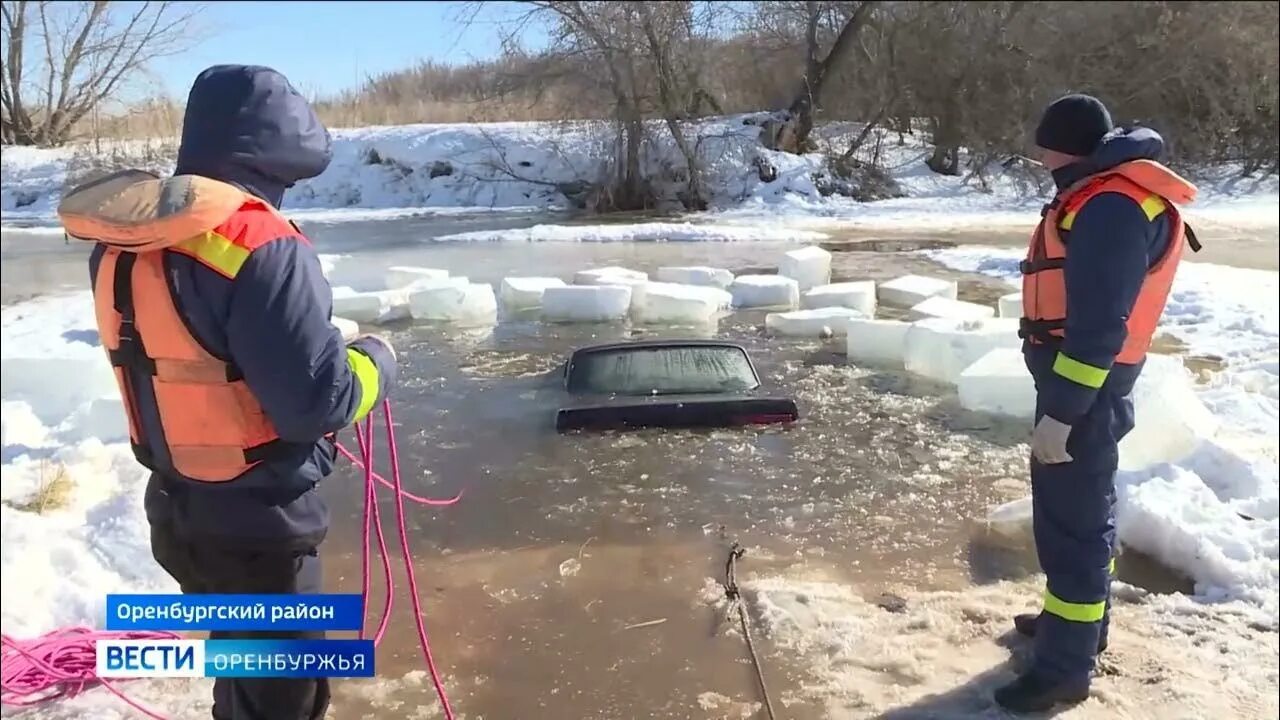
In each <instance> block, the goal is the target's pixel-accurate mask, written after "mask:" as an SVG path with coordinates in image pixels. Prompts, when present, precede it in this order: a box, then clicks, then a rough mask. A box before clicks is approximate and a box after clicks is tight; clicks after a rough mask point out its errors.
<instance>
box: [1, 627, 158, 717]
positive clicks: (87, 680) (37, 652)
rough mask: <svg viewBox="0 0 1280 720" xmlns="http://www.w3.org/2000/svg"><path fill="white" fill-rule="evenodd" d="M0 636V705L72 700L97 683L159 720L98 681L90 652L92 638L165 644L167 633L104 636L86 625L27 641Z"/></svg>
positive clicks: (120, 633) (109, 685)
mask: <svg viewBox="0 0 1280 720" xmlns="http://www.w3.org/2000/svg"><path fill="white" fill-rule="evenodd" d="M2 637H3V651H0V668H2V669H0V702H3V704H5V705H14V706H18V707H25V706H29V705H39V704H41V703H45V702H48V701H50V700H56V699H58V698H72V697H75V696H76V695H79V694H80V693H82V692H84V691H85V690H88V689H90V688H92V687H95V686H97V685H101V686H103V687H105V688H106V689H108V690H110V691H111V692H112V693H114V694H115V696H116V697H118V698H120V699H121V700H123V701H124V702H125V703H126V704H127V705H128V706H129V707H131V708H133V709H134V710H137V711H138V712H140V713H142V714H143V715H146V716H147V717H149V718H153V720H165V717H164V716H163V715H161V714H159V713H157V712H156V711H154V710H152V709H151V708H149V707H147V706H145V705H143V704H141V703H139V702H137V701H135V700H133V699H131V698H130V697H129V696H128V695H125V694H124V693H123V692H121V691H120V690H119V689H118V688H117V687H116V686H115V684H114V683H112V682H110V681H108V680H105V679H103V678H100V677H98V673H97V670H98V666H97V663H96V660H97V658H96V655H95V653H94V642H95V641H97V640H153V639H166V640H171V639H175V638H177V637H178V635H177V634H176V633H171V632H152V631H139V632H106V631H103V630H94V629H93V628H88V627H70V628H63V629H61V630H54V631H53V632H51V633H46V634H44V635H41V636H40V637H37V638H32V639H30V640H17V639H15V638H12V637H10V636H8V635H4V636H2Z"/></svg>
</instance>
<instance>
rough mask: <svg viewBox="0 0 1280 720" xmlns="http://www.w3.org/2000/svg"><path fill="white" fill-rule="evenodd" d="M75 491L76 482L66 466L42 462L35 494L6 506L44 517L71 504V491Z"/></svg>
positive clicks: (8, 503)
mask: <svg viewBox="0 0 1280 720" xmlns="http://www.w3.org/2000/svg"><path fill="white" fill-rule="evenodd" d="M74 489H75V481H74V480H72V479H71V474H70V473H69V472H67V466H66V465H63V464H62V463H55V462H51V461H48V460H41V461H40V482H39V485H37V486H36V490H35V492H34V493H32V494H31V495H30V497H28V498H26V499H25V500H21V501H13V500H8V501H5V504H6V505H8V506H9V507H11V508H13V509H14V510H21V511H22V512H33V513H36V514H37V515H44V514H45V513H50V512H54V511H56V510H61V509H62V508H65V507H66V506H67V504H68V503H70V502H71V491H72V490H74Z"/></svg>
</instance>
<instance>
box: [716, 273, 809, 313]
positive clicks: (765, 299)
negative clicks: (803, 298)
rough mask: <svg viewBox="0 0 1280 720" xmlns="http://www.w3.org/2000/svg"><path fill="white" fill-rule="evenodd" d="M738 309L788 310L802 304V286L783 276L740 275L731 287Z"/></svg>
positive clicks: (734, 303)
mask: <svg viewBox="0 0 1280 720" xmlns="http://www.w3.org/2000/svg"><path fill="white" fill-rule="evenodd" d="M729 292H730V293H731V294H732V295H733V306H734V307H736V308H786V309H788V310H794V309H795V308H796V306H797V305H799V304H800V286H799V284H797V283H796V281H795V280H793V279H791V278H788V277H783V276H781V275H739V276H738V277H736V278H734V280H733V284H732V285H730V286H729Z"/></svg>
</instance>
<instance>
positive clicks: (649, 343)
mask: <svg viewBox="0 0 1280 720" xmlns="http://www.w3.org/2000/svg"><path fill="white" fill-rule="evenodd" d="M667 347H724V348H732V349H734V350H741V351H743V352H746V348H744V347H743V346H742V345H740V344H738V343H735V342H730V341H728V340H713V339H705V340H697V339H689V338H675V339H670V340H631V341H627V342H615V343H602V344H599V345H588V346H586V347H581V348H578V349H577V350H574V351H573V354H574V355H579V354H586V353H593V352H607V351H609V350H643V349H646V348H667Z"/></svg>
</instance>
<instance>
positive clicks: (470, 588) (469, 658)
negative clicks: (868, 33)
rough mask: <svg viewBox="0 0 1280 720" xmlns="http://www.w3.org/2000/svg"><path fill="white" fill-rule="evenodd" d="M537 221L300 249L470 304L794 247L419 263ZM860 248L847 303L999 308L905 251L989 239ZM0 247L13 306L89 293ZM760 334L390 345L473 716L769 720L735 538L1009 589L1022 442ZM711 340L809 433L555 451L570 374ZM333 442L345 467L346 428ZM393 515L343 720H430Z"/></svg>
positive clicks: (325, 236)
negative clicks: (908, 284) (721, 608)
mask: <svg viewBox="0 0 1280 720" xmlns="http://www.w3.org/2000/svg"><path fill="white" fill-rule="evenodd" d="M538 220H540V218H537V217H536V216H529V215H523V216H520V217H514V216H512V217H507V216H485V217H478V218H429V217H428V218H417V219H409V220H398V221H381V222H368V223H362V222H352V223H343V224H315V225H311V226H308V227H307V228H306V229H307V230H308V232H309V233H310V234H311V235H312V237H313V239H314V241H315V244H316V246H317V248H318V249H319V250H320V251H321V252H324V253H354V252H357V251H358V252H359V260H358V262H355V263H348V264H347V265H350V266H352V267H346V266H344V268H343V270H342V271H343V272H345V273H349V274H350V275H351V278H350V281H351V282H352V283H353V284H356V285H359V284H362V283H365V282H373V281H374V279H376V278H378V277H380V276H381V272H382V269H383V268H385V267H387V266H390V265H398V264H411V265H421V266H429V267H439V268H446V269H448V270H449V271H450V272H451V273H452V274H454V275H467V276H469V277H471V278H472V279H473V280H475V281H480V282H496V281H498V280H500V279H501V277H503V276H504V275H508V274H542V275H559V276H567V275H569V274H571V273H572V272H573V271H575V270H578V269H583V268H586V267H590V266H598V265H606V264H608V265H614V264H616V265H623V266H626V267H630V268H634V269H639V270H646V271H653V270H654V269H656V268H657V267H659V266H661V265H671V264H712V265H717V266H722V267H728V268H730V269H733V270H735V271H738V272H742V271H746V270H750V269H759V270H766V269H771V268H772V267H773V266H774V265H775V263H776V260H777V257H778V256H779V254H780V253H781V252H782V251H783V250H785V249H787V247H788V246H787V245H785V244H766V243H733V244H720V243H639V244H631V243H628V244H594V243H591V244H567V243H543V244H493V243H469V244H438V243H436V244H433V243H423V242H420V241H421V240H423V239H425V238H428V237H430V236H432V235H440V234H444V233H451V232H459V231H463V230H474V229H483V228H496V227H513V226H517V225H521V224H533V223H534V222H537V221H538ZM852 239H853V238H850V237H840V238H837V240H836V241H835V242H834V243H832V244H831V246H832V248H833V249H835V250H843V252H837V253H836V255H835V262H834V275H835V277H836V279H837V280H840V279H861V278H869V279H887V278H889V277H894V276H897V275H901V274H904V273H908V272H928V273H930V274H934V275H941V276H944V277H954V278H957V279H959V280H961V281H962V282H961V298H962V299H970V300H978V301H983V302H992V301H993V300H994V298H995V297H996V296H997V295H999V294H1002V293H1004V292H1007V289H1006V288H1005V287H1004V286H1003V285H1001V284H999V283H997V282H995V281H992V280H989V279H984V278H979V277H975V276H968V275H962V274H957V273H953V272H951V271H948V270H945V269H942V268H939V267H937V266H936V265H933V264H932V263H930V262H929V261H928V260H926V259H924V258H922V257H920V256H918V255H912V254H908V253H904V252H903V251H909V250H913V249H918V248H919V247H922V246H929V245H938V244H949V243H954V242H961V241H970V242H983V243H990V242H995V241H996V239H995V238H993V237H991V236H989V235H986V234H975V235H974V236H972V237H970V236H965V237H959V238H958V237H955V236H952V237H947V238H939V237H929V236H927V235H919V236H915V235H911V234H903V233H898V234H893V235H881V236H875V237H870V238H864V237H859V238H856V239H857V240H859V241H860V242H850V240H852ZM0 251H2V257H3V263H2V264H0V269H2V270H3V296H4V302H6V303H8V302H12V301H14V300H16V299H19V298H22V297H26V296H29V295H32V294H36V293H40V292H48V291H50V290H52V289H59V288H63V287H76V288H82V287H83V283H84V281H85V276H86V271H85V267H84V257H85V254H86V250H85V248H81V247H77V246H74V245H70V246H67V245H64V244H63V243H62V240H61V238H57V237H54V236H48V235H43V236H35V237H24V234H23V233H20V232H12V231H6V232H5V233H4V236H3V240H2V241H0ZM763 323H764V317H763V313H749V312H748V313H735V314H733V315H731V316H728V317H726V318H724V319H722V320H721V321H720V322H719V324H718V326H717V327H714V328H657V327H646V326H631V327H628V326H624V325H545V324H541V323H538V322H536V321H533V320H530V319H526V318H504V320H503V322H502V323H500V324H499V325H497V326H496V327H487V328H457V327H448V326H433V325H422V324H413V323H409V322H405V323H400V324H396V325H391V326H384V327H382V328H380V329H379V330H378V331H379V332H383V333H387V334H389V335H390V337H391V339H392V342H393V343H394V344H395V346H396V348H397V350H398V352H399V356H400V379H401V382H400V386H399V387H398V388H397V390H396V391H395V393H394V394H393V399H394V404H395V412H396V436H397V438H398V441H399V445H400V455H401V461H402V466H403V470H404V475H405V484H406V487H407V489H408V490H410V491H412V492H417V493H425V494H431V495H435V496H447V495H452V494H454V493H456V492H462V493H463V497H462V500H461V501H460V502H459V503H458V504H457V505H455V506H453V507H448V508H423V507H418V506H414V505H410V506H408V507H407V509H406V514H407V517H406V520H407V524H408V528H409V539H410V543H411V545H412V551H413V552H412V559H413V562H414V567H415V568H416V572H417V574H418V583H419V597H420V599H421V601H422V604H423V611H424V615H425V618H426V622H427V625H428V628H429V630H430V631H431V635H432V641H433V649H434V651H435V654H436V657H437V660H438V662H439V664H440V666H441V669H442V671H443V673H444V675H445V679H446V685H447V687H448V689H449V694H450V697H451V699H452V701H453V705H454V707H455V709H457V710H458V711H459V713H460V717H465V718H490V719H506V718H521V719H523V718H555V719H557V720H559V719H561V718H564V719H572V718H582V719H584V720H585V719H588V718H600V719H605V718H608V719H617V720H625V719H628V718H711V717H725V716H726V715H725V709H724V707H723V706H722V705H717V706H715V708H712V707H711V704H710V703H708V702H704V701H700V698H699V696H700V695H703V694H704V693H718V694H719V695H723V696H727V697H729V698H731V699H733V700H734V701H735V702H738V703H741V705H740V706H735V707H737V708H739V709H741V710H742V711H743V713H742V714H740V715H734V716H735V717H763V714H758V715H752V713H753V712H755V709H753V708H754V706H753V705H752V704H751V703H754V702H756V701H758V699H759V697H758V690H757V689H756V684H755V678H754V675H753V673H752V671H751V666H750V664H749V663H748V662H747V656H746V647H745V645H744V643H743V640H742V637H741V636H740V635H739V634H736V633H733V632H727V631H726V630H727V625H726V624H725V622H724V618H721V617H719V616H718V615H717V611H716V610H715V609H714V608H713V607H712V605H710V604H709V603H708V602H707V597H708V595H710V596H711V597H714V596H715V594H716V592H717V590H716V585H715V583H716V582H717V581H718V580H720V579H721V578H722V577H723V571H724V562H725V559H726V557H727V552H728V548H729V546H730V544H731V543H732V542H735V541H736V542H741V543H742V544H743V545H744V546H746V547H747V548H748V553H747V555H746V557H745V558H744V559H743V560H742V566H741V569H740V572H742V573H752V572H761V573H766V572H780V571H783V570H794V569H795V568H797V567H802V568H805V569H807V570H811V571H812V572H813V573H815V574H819V575H821V576H823V577H827V578H829V579H831V580H835V581H838V582H843V583H848V584H850V585H852V586H854V587H856V588H857V589H858V591H859V592H860V593H861V594H862V595H863V596H864V597H866V598H867V599H869V600H871V601H872V602H877V601H884V602H892V601H893V597H892V594H893V593H894V592H895V591H899V592H900V591H902V590H903V589H911V590H928V589H959V588H964V587H966V586H969V585H970V584H971V583H973V582H975V581H978V582H985V581H987V580H989V579H991V578H992V577H994V576H997V575H1000V574H1001V573H1006V572H1008V571H1010V567H1009V564H1008V563H1002V562H999V561H998V560H993V556H992V554H991V553H990V552H989V551H987V550H984V549H983V546H981V545H980V544H977V543H975V542H974V538H975V522H974V521H975V520H976V519H979V518H981V517H983V516H984V515H985V513H986V510H987V509H988V508H989V507H990V506H991V505H993V504H996V503H999V502H1003V501H1005V500H1009V499H1011V498H1014V497H1018V496H1020V495H1022V494H1024V493H1025V480H1024V465H1025V453H1026V447H1025V445H1023V444H1022V443H1023V442H1025V440H1026V436H1027V428H1026V427H1025V426H1024V425H1023V424H1022V423H1018V422H1011V421H1007V420H1000V419H996V418H993V417H990V416H985V415H981V414H976V413H972V412H968V411H965V410H963V409H962V408H960V407H959V406H958V404H957V402H956V400H955V397H954V394H953V393H951V392H950V391H947V390H945V389H943V388H941V387H939V386H936V385H932V384H929V383H927V382H923V381H920V380H918V379H914V378H911V377H909V376H907V375H906V374H904V373H901V372H887V371H882V370H877V369H869V368H858V367H853V366H849V365H847V364H846V363H845V362H844V358H843V348H842V346H841V342H842V341H841V340H832V341H798V340H786V339H777V338H767V337H765V335H764V334H763V332H762V326H763ZM709 335H714V336H715V337H719V338H727V339H732V340H736V341H739V342H741V343H743V344H744V345H745V346H746V347H747V348H748V350H749V351H750V353H751V355H752V358H753V360H754V361H755V363H756V365H757V370H758V371H759V373H760V375H761V377H762V379H763V381H764V382H765V384H766V385H769V386H772V387H773V388H775V389H776V390H777V391H778V392H780V393H789V394H792V395H793V396H794V397H795V398H796V400H797V402H798V404H799V406H800V411H801V416H802V417H801V420H800V422H798V423H796V424H795V425H794V426H792V427H787V428H782V427H769V428H751V429H741V430H732V431H728V430H725V431H682V432H669V431H643V432H634V433H620V434H618V433H610V434H575V435H560V434H557V433H556V432H555V430H554V426H553V419H554V413H555V410H556V409H557V408H558V407H559V406H560V404H561V403H563V402H564V400H565V398H564V396H563V393H562V390H561V388H560V386H559V382H558V381H559V377H558V375H557V370H558V367H559V363H560V362H561V361H562V360H563V359H564V358H565V357H566V355H567V354H568V353H569V352H570V351H571V350H572V349H574V348H576V347H580V346H582V345H586V344H590V343H595V342H604V341H611V340H617V339H625V338H632V337H660V336H676V337H699V336H709ZM344 440H345V442H346V443H347V444H348V445H349V446H350V445H353V444H354V443H353V438H352V437H351V436H350V433H348V434H347V437H346V438H344ZM377 444H379V445H381V441H380V440H379V441H378V443H377ZM382 467H383V468H385V467H386V464H385V460H384V461H383V465H382ZM360 483H361V478H360V475H359V474H358V473H356V472H355V471H353V470H352V469H351V468H349V467H345V466H344V467H343V468H342V469H340V470H339V471H338V472H336V473H335V474H334V475H333V476H332V477H331V478H329V479H328V480H327V481H326V482H325V484H324V486H323V493H324V495H325V497H326V498H327V499H328V501H329V502H330V504H331V506H332V509H333V527H332V530H331V533H330V536H329V538H328V540H327V541H326V542H325V545H324V547H323V551H322V552H323V554H324V556H325V558H326V562H327V570H326V572H327V583H328V586H329V588H330V589H331V590H333V591H346V592H357V591H359V587H360V581H361V558H360V550H359V549H360V546H361V498H362V492H361V486H360ZM381 509H382V514H383V518H384V526H385V527H386V529H387V531H388V542H389V544H390V545H391V546H392V548H393V550H392V555H393V557H392V560H393V571H394V573H395V583H396V593H395V595H394V597H395V601H396V608H395V611H394V616H393V619H392V621H391V624H390V628H389V631H388V632H387V634H386V636H385V638H384V640H383V643H382V645H381V646H380V649H379V653H378V668H379V676H380V678H381V680H380V681H379V682H375V683H369V682H360V681H351V682H341V683H338V684H337V687H336V689H335V700H334V703H335V709H334V712H333V713H332V715H331V716H332V717H335V718H342V719H344V720H345V719H346V718H393V717H394V718H427V717H436V716H437V714H436V713H437V710H436V709H435V707H436V704H435V700H434V697H433V694H432V689H431V685H430V682H429V681H428V680H426V679H425V678H424V675H423V673H422V672H421V668H422V667H423V662H422V658H421V656H420V654H419V651H418V649H417V639H416V634H415V632H414V629H413V624H412V621H411V610H410V607H409V595H408V593H407V590H406V583H405V579H404V576H403V566H402V557H401V555H400V553H399V552H398V550H397V549H396V548H397V547H398V539H397V538H396V535H395V525H394V522H393V516H394V512H393V510H392V504H391V502H390V497H389V493H383V494H382V504H381ZM993 568H995V569H994V570H993ZM1024 571H1025V570H1024ZM374 576H375V580H374V591H373V593H372V595H371V603H370V604H371V607H372V608H374V609H375V610H376V609H379V608H380V607H381V604H382V601H383V596H384V594H383V592H382V590H381V587H382V584H381V569H380V568H378V567H377V565H376V561H375V569H374ZM1032 604H1033V599H1032V598H1028V607H1030V606H1031V605H1032ZM375 615H376V613H375ZM756 640H757V643H758V647H759V649H760V652H761V656H762V660H763V661H764V665H765V669H766V673H767V674H768V679H769V683H770V688H771V690H772V691H773V692H774V693H782V692H785V691H786V690H788V689H792V688H795V687H796V686H797V685H798V684H800V683H802V682H804V677H805V675H804V672H803V670H804V669H803V668H801V667H799V666H798V665H797V660H796V659H795V658H793V657H790V656H788V655H787V654H786V653H783V652H781V651H779V650H777V649H776V648H775V647H774V646H773V645H772V643H771V642H770V640H769V639H768V638H763V637H757V638H756ZM776 697H777V695H776V694H775V700H776ZM735 712H736V710H735ZM783 716H784V717H788V718H797V719H800V720H804V719H806V718H818V717H821V716H822V708H820V707H816V706H814V707H810V706H806V705H804V704H803V703H797V704H793V705H791V706H790V707H787V708H786V709H785V711H784V713H783Z"/></svg>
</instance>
